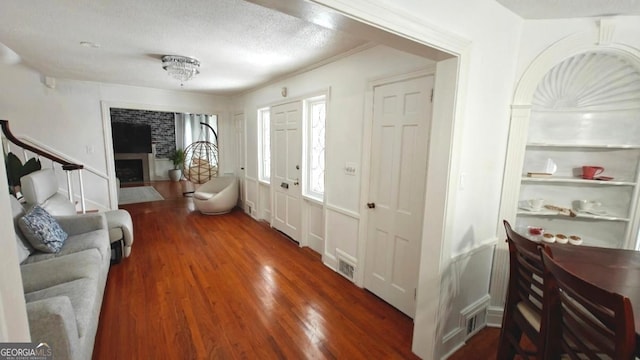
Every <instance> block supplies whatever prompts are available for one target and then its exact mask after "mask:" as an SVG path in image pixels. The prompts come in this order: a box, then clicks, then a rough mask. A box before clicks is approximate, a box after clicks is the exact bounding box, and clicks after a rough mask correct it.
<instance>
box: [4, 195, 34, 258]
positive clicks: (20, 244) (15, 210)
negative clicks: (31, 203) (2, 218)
mask: <svg viewBox="0 0 640 360" xmlns="http://www.w3.org/2000/svg"><path fill="white" fill-rule="evenodd" d="M9 200H10V202H11V214H12V215H13V230H14V232H15V235H16V236H15V238H16V248H17V252H18V261H19V262H21V263H22V262H23V261H25V260H26V259H27V258H28V257H29V255H31V253H33V252H34V249H33V246H31V244H30V243H29V240H27V239H26V238H25V237H24V235H23V234H22V231H20V226H19V225H18V220H20V218H22V217H23V216H24V214H25V212H24V208H23V207H22V205H21V204H20V202H19V201H18V199H16V198H14V197H13V196H9Z"/></svg>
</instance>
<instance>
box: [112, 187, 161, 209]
mask: <svg viewBox="0 0 640 360" xmlns="http://www.w3.org/2000/svg"><path fill="white" fill-rule="evenodd" d="M158 200H164V198H163V197H162V195H160V193H159V192H158V190H156V189H154V188H153V186H136V187H124V188H120V195H119V196H118V205H124V204H134V203H141V202H149V201H158Z"/></svg>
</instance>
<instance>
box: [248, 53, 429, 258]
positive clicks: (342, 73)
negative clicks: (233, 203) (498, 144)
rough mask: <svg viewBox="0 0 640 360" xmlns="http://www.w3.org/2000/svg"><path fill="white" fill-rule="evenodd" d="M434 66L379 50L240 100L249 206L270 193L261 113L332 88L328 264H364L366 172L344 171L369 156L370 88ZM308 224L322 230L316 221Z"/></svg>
mask: <svg viewBox="0 0 640 360" xmlns="http://www.w3.org/2000/svg"><path fill="white" fill-rule="evenodd" d="M431 64H433V62H432V61H430V60H428V59H424V58H420V57H417V56H414V55H409V54H406V53H401V52H399V51H396V50H393V49H390V48H387V47H383V46H378V47H374V48H370V49H366V50H364V51H361V52H359V53H356V54H353V55H351V56H349V57H346V58H343V59H340V60H337V61H335V62H333V63H330V64H328V65H325V66H322V67H320V68H317V69H314V70H311V71H309V72H306V73H303V74H300V75H297V76H294V77H291V78H288V79H285V80H282V81H279V82H277V83H274V84H271V85H269V86H266V87H264V88H261V89H258V90H255V91H252V92H249V93H247V94H245V95H244V96H243V97H239V98H238V99H236V101H237V102H236V105H235V106H236V108H235V110H238V111H244V113H245V114H246V118H247V170H246V174H247V177H248V178H249V181H248V182H247V187H252V188H253V189H249V190H248V196H247V203H249V204H257V203H258V202H259V201H260V199H259V198H260V197H263V199H264V196H265V195H260V191H264V190H265V189H266V187H263V186H258V185H257V182H256V181H255V179H257V177H258V161H257V156H258V148H257V144H258V138H257V137H258V129H257V124H258V122H257V113H256V110H257V109H258V108H260V107H264V106H266V105H271V104H274V103H278V102H283V101H285V100H287V99H295V98H299V97H304V96H310V95H313V94H315V93H317V92H322V91H326V90H327V89H329V88H330V89H331V90H330V96H329V99H328V106H329V107H328V109H327V129H326V135H325V136H326V140H325V141H326V152H325V154H326V155H325V156H326V160H325V164H326V171H325V174H326V175H325V184H326V185H325V196H326V204H327V217H326V229H327V233H326V237H325V245H324V250H323V251H321V252H322V255H323V260H324V261H325V263H327V264H329V265H330V266H332V267H335V266H336V265H337V258H336V256H337V255H336V249H340V250H342V251H343V252H344V253H346V254H347V255H349V256H351V257H353V258H355V259H358V260H361V259H362V258H361V256H360V254H358V250H357V248H358V235H359V234H358V225H359V216H360V215H359V213H360V208H361V206H362V204H361V201H360V182H361V178H360V173H361V172H360V171H358V173H357V175H356V176H349V175H346V174H345V172H344V167H345V163H346V162H352V163H355V164H358V167H361V165H362V161H363V156H368V154H363V152H362V143H363V139H362V136H363V126H364V121H365V109H364V104H365V92H366V91H367V84H368V82H369V81H371V80H374V79H377V78H380V77H386V76H391V75H396V74H402V73H407V72H411V71H415V70H417V69H421V68H425V67H427V66H428V65H431ZM285 86H286V87H287V89H288V96H287V99H284V98H283V97H282V96H281V94H280V90H281V88H282V87H285ZM254 189H255V190H254ZM262 202H263V203H264V202H265V201H262ZM305 204H306V203H305ZM258 206H259V208H260V209H263V208H264V206H263V205H258ZM309 214H318V212H317V211H316V210H315V209H314V208H310V210H309ZM320 215H321V214H320ZM317 217H320V218H321V216H315V217H314V219H315V218H317ZM308 223H309V224H317V222H315V221H314V220H313V219H310V220H309V222H308ZM318 233H319V234H318ZM322 233H323V232H322V231H320V230H318V229H316V230H314V232H313V234H314V235H315V236H320V235H322ZM311 236H312V237H313V235H311ZM316 240H317V239H316ZM315 243H318V241H315Z"/></svg>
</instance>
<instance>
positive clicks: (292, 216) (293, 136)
mask: <svg viewBox="0 0 640 360" xmlns="http://www.w3.org/2000/svg"><path fill="white" fill-rule="evenodd" d="M301 128H302V102H301V101H297V102H292V103H287V104H282V105H278V106H274V107H272V108H271V189H272V193H273V202H272V204H273V210H272V214H273V216H272V220H271V226H273V227H274V228H276V229H277V230H280V231H282V232H283V233H285V234H286V235H288V236H289V237H291V238H292V239H293V240H295V241H298V242H299V241H300V236H301V231H300V228H301V225H302V216H301V212H302V191H301V188H302V187H301V186H300V178H301V176H300V175H301V173H302V172H301V167H302V134H301V133H300V131H301Z"/></svg>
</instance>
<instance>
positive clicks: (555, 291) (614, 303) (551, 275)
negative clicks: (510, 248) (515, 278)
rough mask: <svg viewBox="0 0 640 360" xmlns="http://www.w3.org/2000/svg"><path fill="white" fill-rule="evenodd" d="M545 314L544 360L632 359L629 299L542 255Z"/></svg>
mask: <svg viewBox="0 0 640 360" xmlns="http://www.w3.org/2000/svg"><path fill="white" fill-rule="evenodd" d="M542 258H543V264H544V271H545V272H544V283H545V289H544V290H545V301H547V304H548V306H549V307H548V311H549V332H548V339H549V343H548V345H547V347H546V354H545V358H546V359H560V358H562V359H599V360H600V359H615V360H626V359H634V358H635V356H634V353H635V347H636V341H635V340H636V332H635V326H634V320H633V310H632V308H631V302H630V301H629V298H627V297H625V296H623V295H620V294H616V293H612V292H609V291H607V290H605V289H602V288H600V287H598V286H596V285H594V284H591V283H589V282H587V281H585V280H582V279H581V278H579V277H578V276H576V275H574V274H572V273H571V272H569V271H568V270H566V269H565V268H563V267H562V266H561V265H559V264H558V263H557V262H555V261H554V260H553V259H552V258H551V257H550V256H548V255H547V254H546V253H542Z"/></svg>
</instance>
